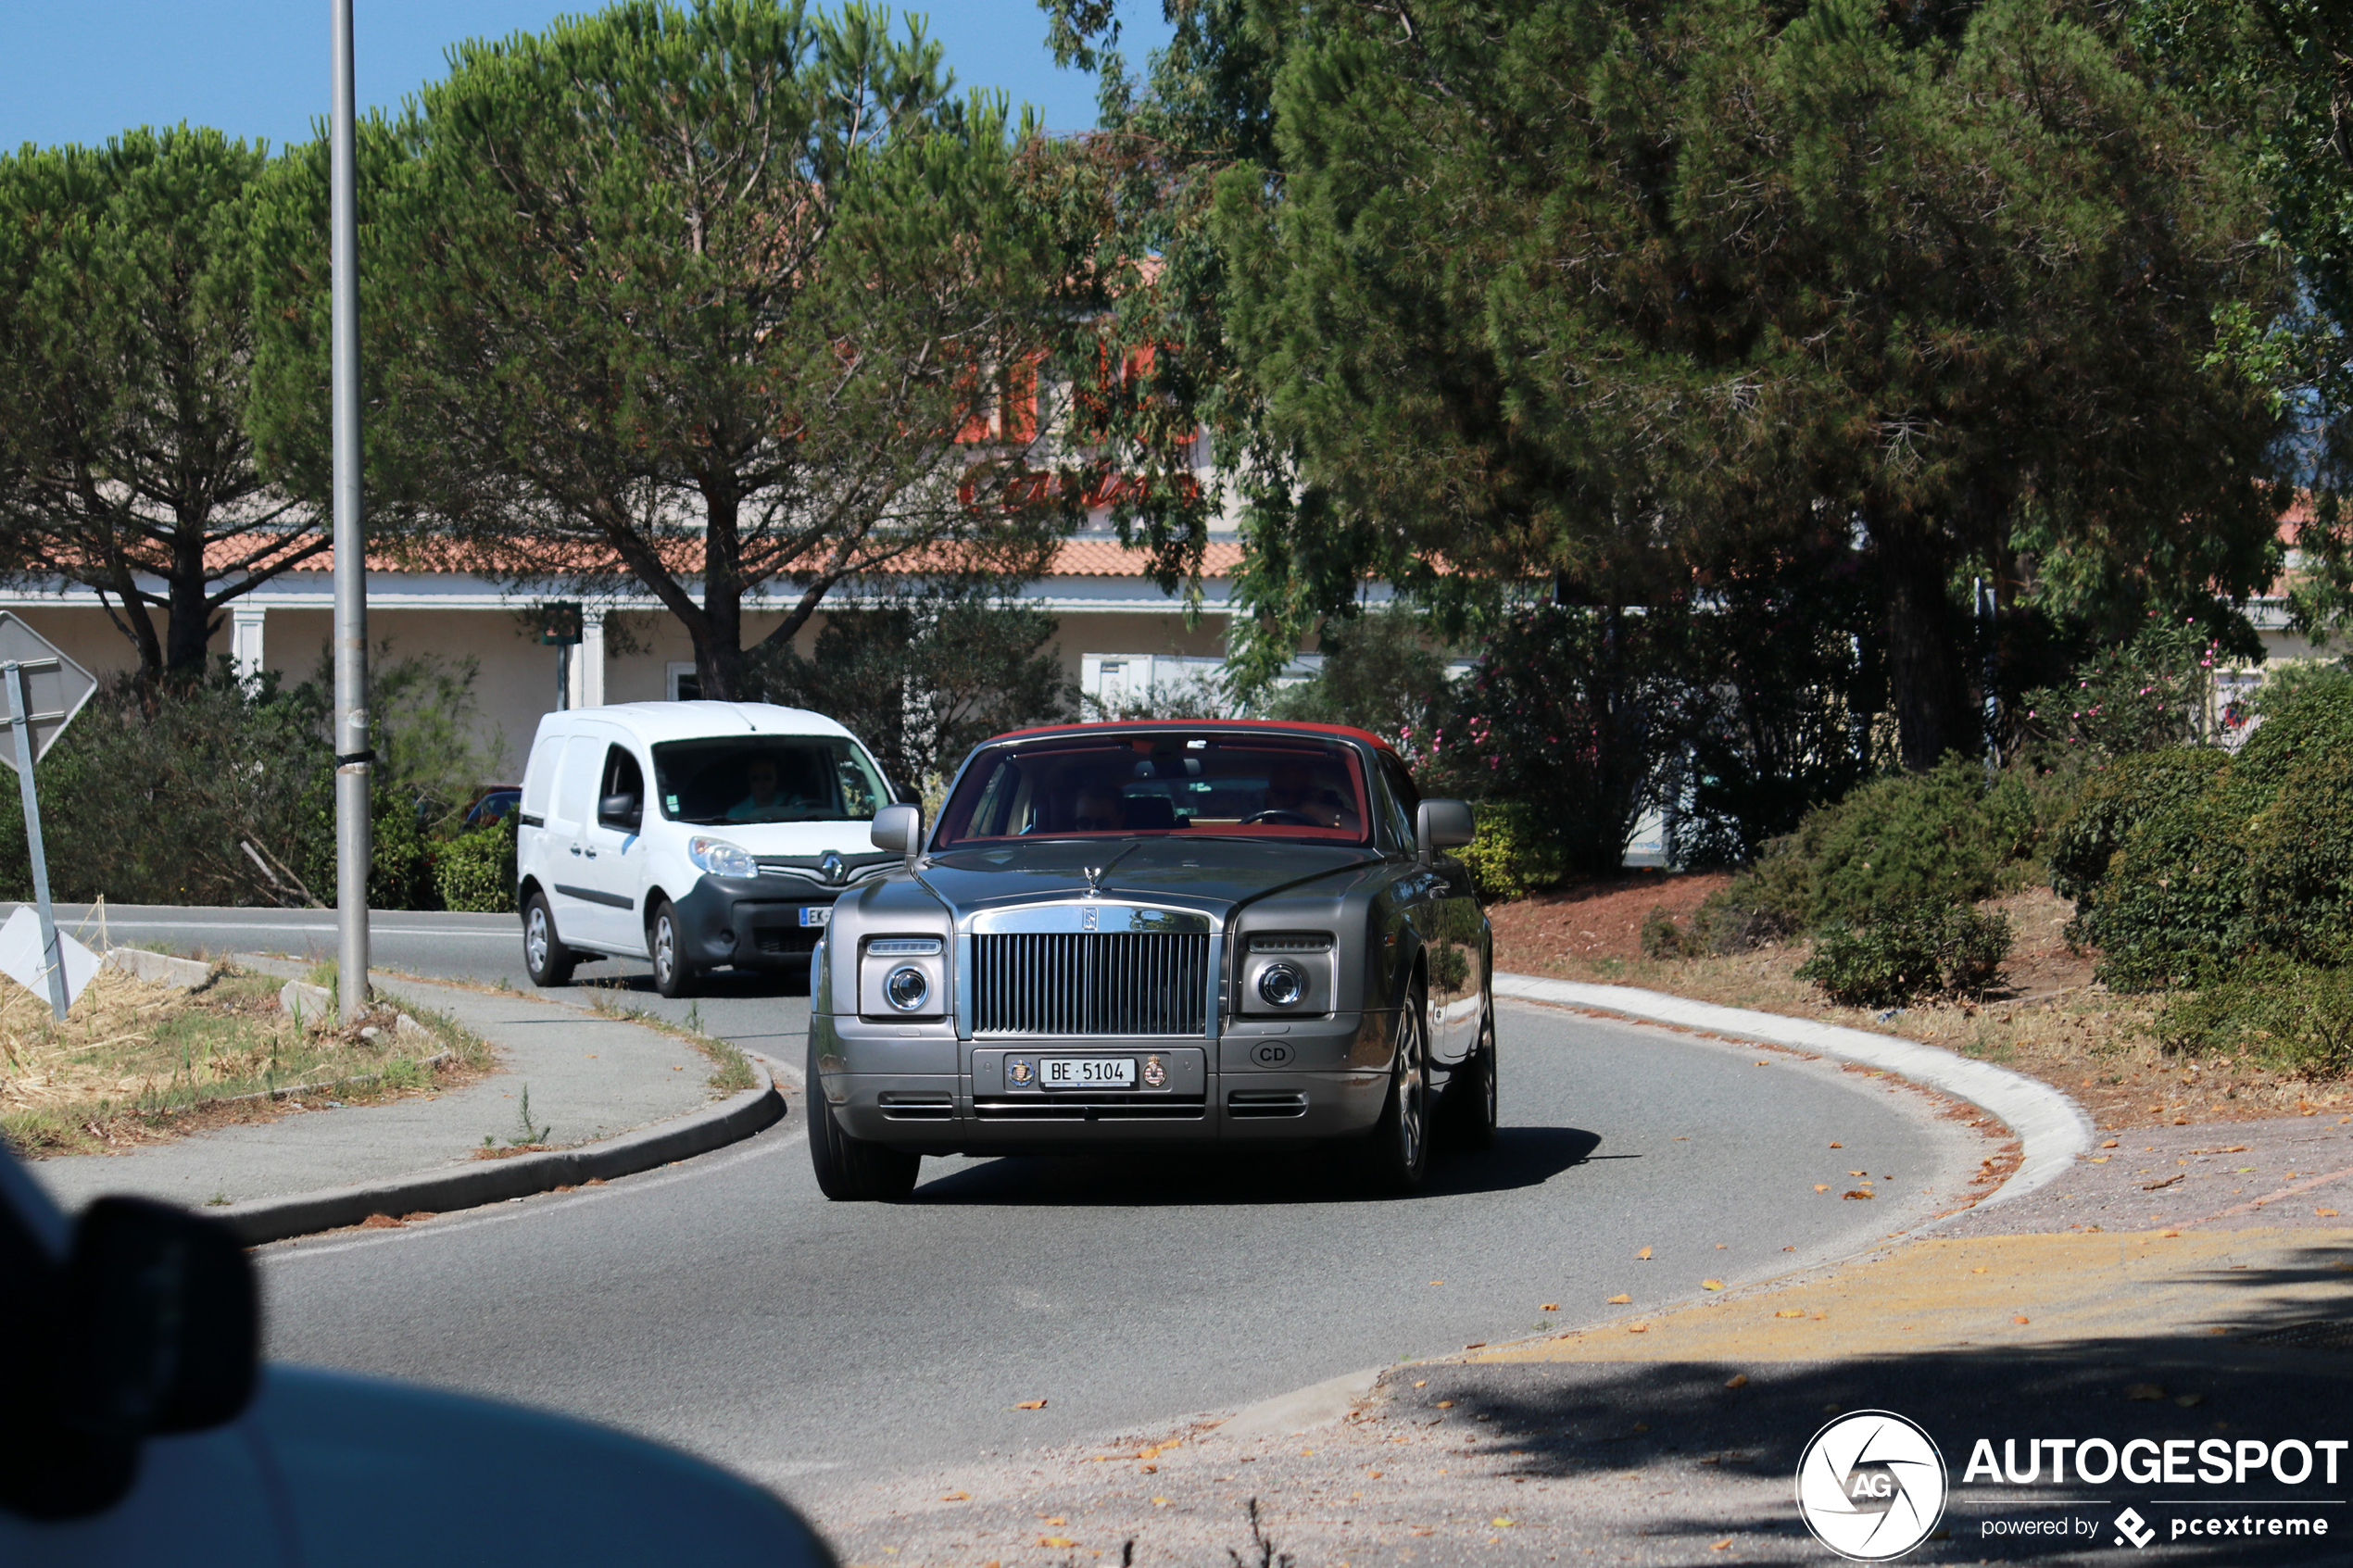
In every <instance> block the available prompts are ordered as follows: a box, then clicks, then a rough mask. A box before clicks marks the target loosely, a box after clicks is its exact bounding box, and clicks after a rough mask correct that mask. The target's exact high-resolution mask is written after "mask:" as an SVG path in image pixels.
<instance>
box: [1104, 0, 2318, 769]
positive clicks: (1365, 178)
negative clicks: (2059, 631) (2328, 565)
mask: <svg viewBox="0 0 2353 1568" xmlns="http://www.w3.org/2000/svg"><path fill="white" fill-rule="evenodd" d="M1177 14H1178V17H1179V32H1178V42H1177V44H1176V46H1175V47H1173V48H1172V49H1171V51H1169V52H1168V53H1167V54H1166V55H1164V56H1159V57H1157V58H1156V60H1155V62H1154V67H1155V69H1154V71H1153V74H1152V77H1151V82H1150V91H1149V92H1148V93H1147V94H1145V95H1144V96H1143V98H1142V99H1141V100H1139V103H1140V105H1141V106H1142V107H1139V109H1138V110H1137V112H1136V114H1135V115H1134V116H1131V118H1130V119H1128V120H1126V121H1121V122H1119V129H1120V130H1121V131H1122V132H1124V133H1126V134H1129V135H1131V136H1132V135H1137V134H1139V132H1138V131H1137V129H1136V128H1137V127H1139V126H1140V125H1142V124H1144V123H1146V121H1147V120H1148V119H1149V118H1150V116H1149V115H1147V114H1145V112H1144V111H1145V110H1147V109H1149V110H1150V111H1151V113H1154V114H1158V115H1160V116H1162V117H1164V119H1166V121H1167V122H1168V123H1169V124H1171V125H1193V124H1203V125H1206V124H1208V123H1210V122H1222V123H1223V124H1224V126H1225V127H1226V130H1225V133H1224V134H1223V135H1222V136H1221V137H1220V138H1218V139H1217V140H1215V141H1214V142H1206V143H1204V142H1186V143H1182V145H1186V146H1190V147H1205V148H1206V149H1207V151H1206V152H1205V154H1204V157H1202V159H1198V160H1194V161H1191V162H1187V163H1184V164H1182V165H1181V166H1180V167H1175V168H1171V169H1167V170H1165V171H1164V172H1160V173H1159V174H1158V183H1157V187H1156V188H1157V189H1159V190H1160V191H1161V192H1162V193H1164V201H1163V204H1162V206H1161V207H1157V208H1154V209H1153V210H1155V211H1158V212H1162V213H1165V214H1170V215H1173V217H1172V221H1173V220H1174V218H1175V217H1182V216H1184V215H1186V214H1189V213H1191V212H1193V211H1194V210H1196V208H1197V206H1198V192H1199V190H1200V187H1201V186H1202V184H1203V183H1204V182H1206V183H1208V184H1210V185H1212V186H1214V219H1213V220H1211V221H1210V222H1208V224H1207V225H1206V227H1207V229H1208V230H1209V231H1210V232H1212V233H1213V235H1214V238H1215V240H1216V241H1217V247H1216V257H1215V259H1214V263H1213V262H1211V261H1208V260H1200V261H1198V262H1193V261H1188V260H1187V259H1186V257H1185V256H1184V255H1183V254H1182V253H1181V252H1180V251H1179V250H1172V251H1171V252H1170V255H1171V257H1172V260H1171V263H1170V273H1171V274H1177V275H1179V276H1178V282H1179V283H1181V284H1182V286H1183V287H1184V288H1185V289H1188V290H1190V291H1191V293H1192V295H1208V296H1210V297H1211V299H1212V300H1213V303H1214V310H1212V311H1210V312H1208V313H1207V315H1206V317H1205V320H1207V321H1208V322H1209V323H1210V324H1211V325H1212V326H1213V327H1214V330H1215V332H1217V333H1218V340H1217V343H1216V345H1214V346H1215V352H1214V353H1213V354H1211V355H1209V356H1207V357H1206V358H1205V360H1204V361H1203V366H1202V369H1201V370H1198V371H1197V372H1195V373H1196V374H1201V375H1213V376H1214V377H1216V378H1217V379H1218V381H1219V390H1218V391H1217V392H1216V393H1215V394H1214V395H1210V394H1207V393H1202V394H1201V395H1195V396H1194V397H1193V404H1192V406H1193V407H1195V408H1199V409H1202V410H1204V411H1209V412H1212V413H1215V412H1218V411H1220V410H1222V411H1224V413H1225V414H1226V415H1227V416H1228V417H1229V420H1230V425H1231V433H1230V434H1229V435H1228V436H1227V438H1225V439H1226V444H1225V445H1223V446H1221V448H1220V451H1221V454H1222V456H1221V464H1222V465H1223V467H1224V470H1225V472H1226V473H1227V475H1228V476H1230V477H1232V478H1233V479H1234V480H1235V481H1236V483H1239V485H1240V486H1241V488H1242V490H1243V492H1244V499H1245V500H1246V501H1248V502H1250V503H1252V508H1253V509H1252V511H1251V512H1250V514H1249V515H1250V518H1251V521H1250V524H1249V526H1250V527H1251V528H1252V544H1253V552H1252V563H1251V566H1250V568H1249V570H1248V572H1247V573H1246V577H1245V581H1244V583H1243V584H1242V587H1243V589H1244V592H1245V596H1246V598H1247V600H1248V602H1249V603H1250V604H1251V606H1252V608H1253V609H1255V610H1256V611H1258V612H1259V618H1258V620H1257V621H1255V622H1254V623H1253V624H1254V628H1255V630H1256V632H1257V633H1258V634H1260V635H1261V636H1263V637H1266V638H1270V639H1272V641H1273V642H1274V644H1275V645H1276V646H1277V647H1278V648H1279V647H1280V646H1282V645H1283V644H1285V643H1287V642H1289V643H1291V644H1292V646H1295V642H1293V639H1295V638H1296V636H1297V634H1298V633H1299V631H1300V630H1301V629H1302V627H1303V626H1304V625H1306V624H1308V623H1310V621H1311V620H1312V617H1313V616H1314V615H1315V614H1318V613H1321V612H1323V611H1325V610H1327V609H1328V608H1332V606H1333V605H1335V604H1337V603H1342V602H1345V600H1346V599H1347V598H1348V597H1351V596H1353V593H1354V591H1355V586H1356V583H1357V582H1358V581H1359V579H1360V578H1361V577H1362V576H1363V575H1365V574H1366V573H1371V574H1375V575H1380V576H1385V577H1388V578H1390V580H1391V581H1393V582H1397V583H1401V584H1402V585H1404V586H1408V587H1411V588H1413V589H1415V590H1416V592H1420V593H1424V594H1426V595H1429V596H1440V597H1442V596H1443V594H1444V592H1445V589H1446V587H1447V586H1448V585H1450V584H1451V585H1453V586H1454V587H1456V588H1460V587H1461V586H1462V585H1463V584H1465V583H1473V584H1475V583H1478V582H1480V581H1483V580H1491V579H1512V578H1522V579H1524V578H1526V577H1529V576H1531V575H1539V574H1543V573H1549V572H1554V571H1565V572H1567V573H1568V574H1569V576H1570V577H1571V578H1572V579H1573V580H1574V581H1576V582H1577V583H1579V585H1580V588H1581V589H1582V590H1583V591H1587V592H1592V593H1593V594H1595V595H1596V596H1600V597H1604V598H1607V597H1611V596H1621V595H1622V594H1623V592H1624V590H1623V589H1622V588H1616V589H1614V588H1613V586H1612V585H1613V584H1614V583H1616V582H1617V579H1618V578H1619V577H1620V576H1621V575H1622V574H1624V573H1626V572H1628V571H1633V572H1636V573H1638V574H1648V575H1650V576H1652V577H1653V578H1654V579H1655V576H1656V575H1657V574H1658V572H1659V571H1660V562H1659V561H1658V559H1657V557H1658V556H1659V555H1660V554H1661V553H1662V552H1664V553H1665V554H1666V555H1667V563H1666V564H1667V566H1669V567H1673V568H1677V569H1678V570H1680V571H1683V572H1684V573H1685V574H1686V575H1687V576H1688V574H1689V573H1691V572H1692V571H1705V570H1706V569H1707V568H1708V567H1709V566H1710V564H1711V563H1712V562H1713V561H1714V560H1716V559H1718V558H1719V557H1721V556H1722V555H1724V554H1726V553H1730V555H1732V556H1733V557H1735V558H1755V557H1756V556H1757V555H1760V554H1762V553H1764V552H1765V551H1766V550H1767V549H1769V548H1770V547H1773V546H1776V545H1777V544H1778V543H1780V542H1784V541H1789V540H1792V539H1797V538H1804V537H1808V536H1810V535H1811V534H1812V533H1815V532H1816V531H1818V529H1819V527H1820V526H1821V523H1822V521H1823V520H1824V519H1825V517H1827V518H1828V519H1829V520H1831V521H1833V522H1834V523H1835V525H1837V526H1838V527H1840V528H1846V527H1853V528H1856V529H1858V530H1859V531H1860V534H1861V537H1862V539H1863V541H1864V542H1865V544H1866V546H1868V547H1867V551H1866V558H1867V560H1868V563H1869V567H1870V570H1871V572H1872V576H1873V587H1874V590H1875V595H1876V603H1877V605H1878V608H1879V611H1880V616H1881V621H1880V625H1879V627H1878V629H1877V631H1878V638H1877V640H1878V642H1879V643H1880V645H1881V648H1882V649H1883V650H1884V655H1885V659H1886V665H1887V671H1888V677H1889V681H1890V685H1891V690H1892V702H1893V706H1894V711H1895V714H1896V717H1897V719H1898V721H1899V733H1900V742H1901V754H1902V759H1903V760H1904V762H1905V763H1906V765H1907V766H1911V767H1915V768H1921V767H1927V766H1929V765H1931V764H1932V763H1933V762H1934V761H1935V759H1937V758H1938V757H1939V756H1941V755H1942V754H1943V753H1944V750H1945V749H1947V748H1948V747H1950V746H1966V745H1969V744H1971V742H1972V738H1973V730H1974V727H1975V720H1974V714H1975V712H1976V708H1977V705H1976V702H1975V700H1974V698H1973V697H1972V696H1971V694H1970V692H1969V685H1970V679H1971V675H1972V672H1971V671H1968V670H1966V669H1965V668H1964V667H1963V662H1962V659H1961V658H1960V651H1961V649H1962V647H1963V646H1964V645H1965V643H1966V641H1967V639H1966V637H1965V635H1964V634H1963V633H1962V631H1961V629H1960V628H1959V627H1957V625H1956V624H1955V621H1956V615H1955V610H1954V605H1953V599H1952V593H1951V589H1952V584H1953V583H1954V582H1955V580H1956V578H1957V577H1958V578H1959V580H1961V581H1963V582H1966V580H1967V577H1968V575H1969V571H1972V570H1977V571H1983V572H1985V573H1986V574H1988V575H1990V576H1993V577H1994V578H1995V579H1997V580H1998V581H2000V582H2002V583H2004V584H2005V587H2004V593H2005V594H2006V595H2007V596H2015V595H2016V594H2017V593H2018V592H2019V589H2020V583H2021V581H2022V580H2023V579H2024V578H2025V577H2026V574H2027V572H2028V571H2029V570H2030V568H2031V567H2032V565H2033V563H2032V562H2029V561H2024V560H2021V559H2020V558H2019V556H2018V553H2017V551H2016V550H2015V549H2014V548H2013V544H2012V541H2013V535H2014V533H2015V532H2016V531H2017V530H2019V529H2020V528H2021V527H2023V526H2025V524H2026V523H2027V522H2028V521H2030V518H2031V519H2032V521H2034V522H2035V523H2036V524H2037V526H2039V527H2040V528H2041V529H2042V530H2043V531H2044V536H2045V537H2046V538H2047V540H2048V544H2047V546H2045V548H2044V549H2043V550H2042V552H2041V553H2042V554H2043V555H2045V556H2047V557H2051V558H2055V559H2062V560H2064V561H2065V562H2067V563H2068V564H2072V565H2076V566H2079V567H2081V569H2082V570H2086V571H2088V570H2090V567H2089V566H2084V565H2082V561H2083V559H2084V558H2088V559H2089V560H2090V561H2091V562H2092V564H2093V565H2098V564H2100V563H2117V566H2118V570H2120V571H2129V572H2130V573H2131V574H2133V575H2134V576H2135V577H2137V578H2139V579H2141V580H2144V581H2145V582H2146V583H2148V584H2149V585H2150V587H2149V592H2150V593H2151V594H2152V596H2154V597H2157V598H2160V599H2163V600H2165V601H2167V602H2175V601H2184V600H2186V601H2191V602H2196V601H2200V600H2202V599H2204V598H2206V597H2207V596H2210V595H2211V594H2213V593H2214V592H2216V591H2218V590H2219V591H2220V592H2221V593H2223V594H2225V595H2243V594H2245V593H2246V592H2248V591H2250V590H2251V589H2252V588H2254V587H2256V586H2258V585H2259V584H2263V583H2268V582H2269V581H2270V579H2271V575H2272V572H2273V571H2274V568H2275V566H2276V564H2277V560H2276V551H2275V547H2274V543H2273V539H2272V519H2273V517H2274V516H2275V513H2276V504H2277V501H2278V496H2277V495H2276V494H2274V493H2271V492H2270V491H2267V490H2266V489H2265V488H2264V487H2263V486H2262V485H2260V484H2259V483H2258V481H2259V480H2260V479H2261V478H2262V477H2263V476H2264V475H2265V474H2267V473H2268V472H2269V468H2268V466H2267V465H2268V464H2269V462H2270V460H2271V445H2272V442H2273V439H2274V437H2275V435H2276V434H2277V433H2278V432H2279V430H2280V428H2281V419H2280V417H2279V414H2278V412H2277V410H2276V409H2275V408H2274V406H2273V404H2272V402H2271V399H2270V398H2269V396H2268V395H2267V393H2266V390H2265V389H2264V388H2262V387H2259V386H2257V385H2255V384H2253V383H2249V382H2248V381H2247V380H2246V378H2245V377H2243V376H2242V375H2240V374H2239V373H2238V372H2237V371H2236V370H2234V369H2233V368H2232V367H2231V366H2230V365H2228V364H2226V363H2217V362H2215V360H2214V355H2215V352H2216V349H2217V346H2218V343H2219V341H2220V337H2219V333H2218V329H2217V327H2216V325H2215V322H2214V319H2215V317H2216V314H2217V312H2218V310H2221V308H2222V307H2226V306H2230V305H2233V304H2234V303H2236V304H2246V305H2250V306H2251V307H2254V308H2256V309H2257V310H2258V311H2259V312H2268V311H2270V310H2271V309H2272V308H2274V307H2276V306H2277V305H2278V304H2279V303H2280V302H2281V300H2282V299H2283V298H2284V277H2283V275H2282V272H2281V270H2280V269H2279V268H2278V267H2277V265H2276V258H2275V257H2271V256H2270V255H2269V254H2268V253H2266V252H2265V251H2264V250H2263V249H2262V247H2261V246H2260V245H2258V244H2257V243H2256V241H2257V239H2258V236H2259V231H2260V228H2261V222H2262V204H2261V201H2260V198H2259V194H2258V193H2257V192H2256V191H2255V190H2254V189H2253V188H2252V186H2251V184H2250V182H2248V180H2247V179H2246V173H2245V170H2244V169H2243V168H2242V166H2241V164H2240V163H2239V161H2238V160H2237V159H2236V158H2235V157H2233V154H2232V152H2231V149H2229V148H2228V147H2227V146H2226V145H2224V144H2219V143H2218V142H2217V141H2216V140H2215V139H2214V138H2212V137H2210V136H2208V135H2207V134H2204V133H2203V132H2202V131H2201V129H2200V127H2199V126H2198V124H2197V122H2196V119H2195V118H2194V117H2193V115H2192V114H2191V113H2190V112H2189V110H2188V109H2187V108H2186V107H2184V106H2183V105H2182V104H2181V103H2179V102H2177V101H2176V99H2175V98H2174V97H2173V96H2171V94H2169V93H2168V92H2167V91H2166V90H2165V89H2163V88H2162V87H2156V86H2152V85H2150V83H2149V82H2147V81H2146V80H2145V76H2144V75H2143V74H2142V73H2141V72H2140V71H2139V70H2138V69H2136V67H2137V62H2136V61H2135V60H2134V59H2133V56H2132V55H2131V52H2130V49H2129V47H2128V45H2127V44H2125V43H2124V42H2123V41H2122V40H2120V38H2118V37H2117V36H2115V35H2114V33H2113V31H2112V30H2111V28H2110V27H2109V24H2108V21H2107V19H2106V18H2105V16H2104V14H2102V13H2096V12H2089V11H2077V10H2070V9H2066V8H2052V7H2049V6H2045V5H2043V4H2041V3H2040V0H2033V3H2030V0H1991V3H1989V4H1985V5H1982V6H1956V7H1934V8H1930V9H1926V10H1907V11H1903V12H1900V13H1888V12H1882V11H1880V10H1878V9H1875V8H1873V7H1871V6H1867V5H1865V4H1862V3H1861V0H1819V3H1818V4H1816V5H1814V6H1810V7H1809V8H1806V9H1805V10H1802V11H1797V12H1794V13H1793V11H1792V10H1791V9H1790V8H1788V7H1784V6H1764V5H1759V4H1755V3H1753V0H1687V3H1679V4H1669V5H1666V6H1644V7H1635V6H1624V5H1622V4H1617V3H1614V0H1572V3H1570V4H1566V5H1564V4H1556V3H1545V4H1539V3H1537V0H1509V3H1496V0H1459V3H1441V4H1440V5H1439V6H1437V7H1436V8H1435V9H1430V8H1428V7H1416V9H1415V10H1414V11H1413V13H1412V14H1411V16H1410V18H1409V17H1408V16H1407V15H1406V14H1404V13H1401V12H1397V11H1395V10H1393V9H1389V8H1372V7H1358V6H1342V5H1339V4H1323V5H1310V6H1302V7H1276V6H1262V5H1253V4H1249V3H1247V0H1237V3H1235V4H1230V5H1225V6H1186V7H1181V8H1179V9H1178V12H1177ZM1061 15H1062V16H1063V19H1064V20H1065V22H1066V23H1067V24H1068V25H1069V26H1070V27H1072V28H1073V29H1075V30H1077V31H1079V32H1082V33H1083V31H1084V29H1085V26H1086V24H1087V22H1088V16H1087V15H1086V14H1084V8H1083V7H1070V6H1064V7H1063V8H1062V9H1061ZM1119 85H1120V84H1119V83H1118V82H1112V83H1111V87H1113V88H1114V89H1115V88H1117V87H1118V86H1119ZM1114 95H1116V94H1114ZM1138 156H1139V158H1140V157H1141V155H1140V154H1139V155H1138ZM1143 161H1144V162H1145V163H1149V161H1150V160H1149V159H1145V160H1143ZM1188 203H1190V204H1192V205H1188ZM1201 227H1202V225H1200V224H1199V223H1198V222H1196V224H1195V226H1194V228H1192V229H1184V228H1183V227H1182V225H1178V226H1177V228H1176V230H1172V233H1175V232H1179V231H1181V233H1182V234H1183V235H1184V236H1187V237H1189V236H1191V235H1192V234H1194V233H1195V232H1197V231H1198V230H1199V229H1200V228H1201ZM1161 286H1162V287H1163V288H1164V290H1165V289H1166V288H1168V287H1169V286H1170V285H1169V284H1168V283H1167V282H1165V279H1164V282H1163V283H1162V285H1161ZM1204 330H1207V329H1204ZM1176 379H1180V378H1176V377H1175V375H1174V373H1173V372H1172V380H1176ZM1171 395H1172V396H1175V397H1176V398H1177V399H1178V400H1179V401H1181V400H1182V399H1183V398H1184V397H1185V396H1186V395H1188V393H1187V391H1186V388H1185V387H1183V386H1181V385H1178V386H1176V387H1175V388H1174V390H1173V391H1172V393H1171ZM1253 487H1255V488H1253ZM1629 602H1630V601H1629Z"/></svg>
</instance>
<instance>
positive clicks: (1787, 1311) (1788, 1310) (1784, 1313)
mask: <svg viewBox="0 0 2353 1568" xmlns="http://www.w3.org/2000/svg"><path fill="white" fill-rule="evenodd" d="M1773 1315H1774V1316H1775V1317H1777V1318H1802V1317H1804V1316H1805V1315H1806V1309H1805V1308H1803V1307H1783V1308H1782V1309H1781V1310H1780V1311H1778V1312H1775V1313H1774V1314H1773Z"/></svg>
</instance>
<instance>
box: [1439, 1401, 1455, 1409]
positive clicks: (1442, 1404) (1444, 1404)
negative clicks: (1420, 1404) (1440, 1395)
mask: <svg viewBox="0 0 2353 1568" xmlns="http://www.w3.org/2000/svg"><path fill="white" fill-rule="evenodd" d="M1438 1408H1439V1409H1440V1410H1442V1411H1451V1410H1453V1408H1454V1401H1453V1400H1452V1399H1441V1400H1439V1401H1438Z"/></svg>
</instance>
